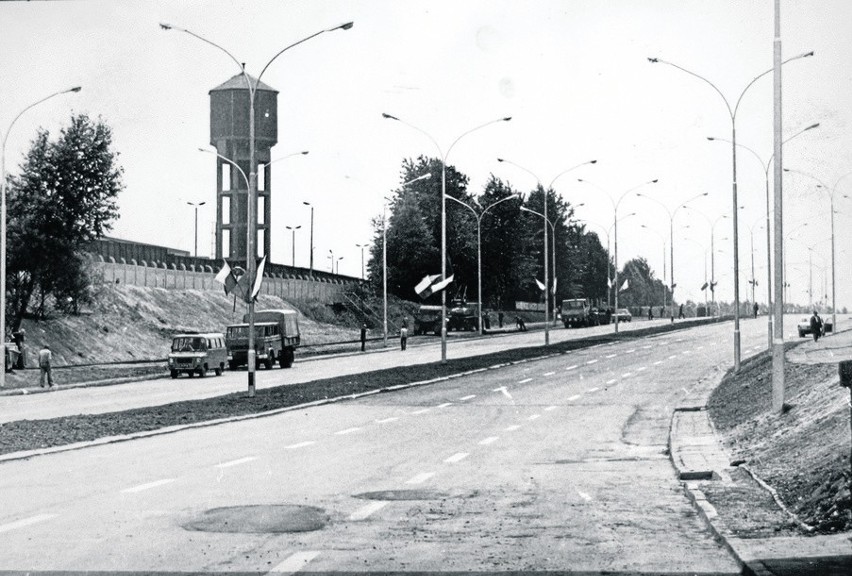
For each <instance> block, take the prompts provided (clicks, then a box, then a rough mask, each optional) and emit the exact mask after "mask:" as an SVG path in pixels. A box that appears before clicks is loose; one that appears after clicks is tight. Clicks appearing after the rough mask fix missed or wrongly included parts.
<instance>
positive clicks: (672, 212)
mask: <svg viewBox="0 0 852 576" xmlns="http://www.w3.org/2000/svg"><path fill="white" fill-rule="evenodd" d="M636 195H637V196H639V197H641V198H647V199H648V200H651V201H652V202H656V203H657V204H659V205H660V206H662V207H663V210H665V211H666V214H668V216H669V250H670V254H671V256H670V259H669V269H670V273H669V276H670V278H671V285H672V316H671V320H672V322H674V289H675V286H676V284H675V275H674V217H675V215H677V211H678V210H680V209H681V208H686V205H687V204H689V203H690V202H692V201H693V200H697V199H698V198H702V197H704V196H707V192H703V193H702V194H696V195H695V196H693V197H692V198H690V199H689V200H686V201H685V202H681V203H680V204H678V205H677V206H675V208H674V210H671V209H669V207H668V206H666V205H665V204H664V203H662V202H660V201H659V200H657V199H656V198H654V197H652V196H648V195H646V194H642V193H641V192H637V193H636ZM616 294H617V293H616Z"/></svg>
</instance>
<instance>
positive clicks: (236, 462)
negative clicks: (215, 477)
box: [216, 456, 257, 468]
mask: <svg viewBox="0 0 852 576" xmlns="http://www.w3.org/2000/svg"><path fill="white" fill-rule="evenodd" d="M252 460H257V456H246V457H245V458H240V459H238V460H231V461H230V462H222V463H221V464H216V467H217V468H229V467H231V466H239V465H240V464H245V463H246V462H251V461H252Z"/></svg>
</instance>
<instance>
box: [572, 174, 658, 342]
mask: <svg viewBox="0 0 852 576" xmlns="http://www.w3.org/2000/svg"><path fill="white" fill-rule="evenodd" d="M577 181H578V182H583V183H585V184H589V185H590V186H593V187H594V188H597V189H598V190H600V191H601V192H603V193H604V194H605V195H606V197H607V198H609V201H610V202H611V203H612V227H613V250H614V253H613V266H614V267H615V283H614V287H615V303H614V308H615V310H616V314H615V322H614V325H615V328H614V330H615V331H616V332H618V319H619V314H618V293H619V292H620V291H621V284H620V282H619V280H618V222H619V220H622V219H621V218H619V217H618V207H619V205H620V204H621V201H622V200H624V199H625V198H626V197H627V195H628V194H630V193H631V192H633V191H635V190H638V189H639V188H642V187H644V186H649V185H651V184H656V183H657V182H659V178H654V179H653V180H648V181H647V182H642V183H641V184H637V185H636V186H634V187H633V188H630V189H629V190H625V191H624V192H622V193H621V195H620V196H619V197H618V200H616V199H615V198H614V197H613V196H612V194H610V193H609V192H607V191H606V190H604V189H603V188H601V187H600V186H598V185H597V184H594V183H593V182H589V181H588V180H583V179H582V178H578V179H577ZM637 194H638V192H637ZM607 265H608V264H607ZM607 305H609V303H607Z"/></svg>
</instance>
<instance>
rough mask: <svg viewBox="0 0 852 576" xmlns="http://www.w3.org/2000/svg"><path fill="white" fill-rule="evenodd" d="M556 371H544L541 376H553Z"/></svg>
mask: <svg viewBox="0 0 852 576" xmlns="http://www.w3.org/2000/svg"><path fill="white" fill-rule="evenodd" d="M554 374H556V372H545V373H544V374H542V376H553V375H554Z"/></svg>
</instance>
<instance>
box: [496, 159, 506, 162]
mask: <svg viewBox="0 0 852 576" xmlns="http://www.w3.org/2000/svg"><path fill="white" fill-rule="evenodd" d="M505 161H506V160H504V159H503V158H497V162H505Z"/></svg>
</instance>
